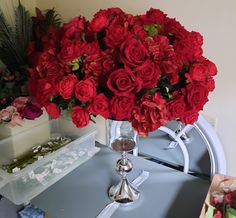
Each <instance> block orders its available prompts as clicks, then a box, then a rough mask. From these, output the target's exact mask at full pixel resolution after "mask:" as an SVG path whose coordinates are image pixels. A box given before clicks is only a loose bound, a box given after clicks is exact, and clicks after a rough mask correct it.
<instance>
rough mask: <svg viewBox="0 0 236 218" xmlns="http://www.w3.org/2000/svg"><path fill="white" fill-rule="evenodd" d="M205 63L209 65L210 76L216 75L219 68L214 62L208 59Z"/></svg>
mask: <svg viewBox="0 0 236 218" xmlns="http://www.w3.org/2000/svg"><path fill="white" fill-rule="evenodd" d="M204 64H205V65H206V66H207V69H208V75H209V76H215V75H216V74H217V68H216V65H215V64H214V63H212V62H211V61H209V60H207V59H206V61H205V62H204Z"/></svg>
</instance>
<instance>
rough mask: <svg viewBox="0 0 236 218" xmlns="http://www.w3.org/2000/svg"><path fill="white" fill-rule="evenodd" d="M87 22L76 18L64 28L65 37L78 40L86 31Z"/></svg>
mask: <svg viewBox="0 0 236 218" xmlns="http://www.w3.org/2000/svg"><path fill="white" fill-rule="evenodd" d="M85 23H86V20H85V18H84V17H74V18H73V19H72V20H71V21H70V22H68V23H66V24H64V26H63V32H64V33H63V37H65V38H68V39H78V38H79V37H80V36H81V34H82V33H83V32H84V30H85Z"/></svg>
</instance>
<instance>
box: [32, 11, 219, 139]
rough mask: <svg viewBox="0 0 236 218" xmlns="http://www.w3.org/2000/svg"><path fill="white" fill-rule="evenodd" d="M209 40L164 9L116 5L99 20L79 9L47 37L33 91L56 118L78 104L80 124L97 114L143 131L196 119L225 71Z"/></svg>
mask: <svg viewBox="0 0 236 218" xmlns="http://www.w3.org/2000/svg"><path fill="white" fill-rule="evenodd" d="M48 42H53V43H48ZM202 44H203V38H202V36H201V35H200V33H198V32H189V31H187V30H186V29H185V28H184V27H183V26H182V25H181V24H180V23H179V22H178V21H176V20H175V19H173V18H169V17H167V15H166V14H164V13H163V12H162V11H160V10H159V9H152V8H151V9H150V10H149V11H147V12H146V14H142V15H137V16H133V15H131V14H127V13H125V12H123V11H122V10H121V9H120V8H109V9H106V10H100V11H99V12H97V13H96V14H95V15H94V18H93V19H92V20H91V21H87V20H86V19H85V18H84V17H82V16H78V17H75V18H73V19H72V20H71V21H70V22H68V23H65V24H64V25H63V26H62V27H61V28H59V29H58V30H57V31H56V32H55V31H54V32H53V34H50V37H49V38H48V39H47V40H46V41H44V42H43V45H46V46H44V47H45V49H44V50H43V51H42V52H41V54H40V55H39V57H38V62H37V64H36V65H35V66H34V67H32V68H30V69H29V72H30V79H29V87H30V91H31V94H32V95H33V96H34V97H35V100H36V101H37V102H38V103H40V104H41V105H42V106H44V107H45V108H46V110H47V112H48V113H49V114H50V115H51V116H52V117H53V118H58V117H59V116H60V114H61V110H69V111H71V113H72V120H73V122H74V123H75V125H76V126H77V127H78V128H80V127H84V126H86V125H88V123H89V121H90V119H91V116H93V115H95V116H96V115H101V116H103V117H104V118H105V119H107V118H111V119H115V120H129V121H130V122H131V123H132V126H133V127H134V128H135V129H136V130H137V131H138V133H139V134H140V135H147V134H148V132H150V131H153V130H155V129H157V128H159V127H160V126H162V125H165V124H166V123H167V122H168V121H170V120H173V119H179V120H180V121H181V122H183V123H185V124H187V123H190V124H191V123H194V122H195V121H196V120H197V118H198V113H199V111H200V110H202V109H203V106H204V105H205V103H206V102H207V101H208V94H209V92H211V91H213V90H214V87H215V86H214V79H213V77H214V76H215V75H216V73H217V69H216V66H215V64H214V63H213V62H211V61H210V60H208V59H207V58H205V57H204V56H203V51H202Z"/></svg>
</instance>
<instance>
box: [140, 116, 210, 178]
mask: <svg viewBox="0 0 236 218" xmlns="http://www.w3.org/2000/svg"><path fill="white" fill-rule="evenodd" d="M167 127H169V128H170V129H172V130H175V129H176V128H177V122H176V121H172V122H169V123H168V124H167ZM188 136H189V137H190V141H189V142H187V143H186V148H187V150H188V152H189V159H190V165H189V169H190V171H193V172H196V173H201V174H204V175H208V176H210V174H211V162H210V156H209V153H208V150H207V146H206V144H205V141H204V140H203V138H202V136H201V135H199V133H198V132H197V130H196V129H195V128H192V129H191V130H190V131H189V132H188ZM171 141H172V140H171V138H170V137H169V136H168V135H167V134H166V133H164V132H162V131H160V130H156V131H154V132H151V133H150V134H149V136H148V138H140V139H139V141H138V147H139V152H141V153H143V154H147V155H149V156H153V157H156V158H158V159H160V160H162V161H164V162H168V163H170V164H173V165H177V166H183V163H184V159H183V153H182V151H181V149H180V147H179V146H177V147H176V148H174V149H166V148H167V146H168V145H169V144H170V142H171Z"/></svg>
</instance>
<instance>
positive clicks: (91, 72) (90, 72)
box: [83, 54, 103, 79]
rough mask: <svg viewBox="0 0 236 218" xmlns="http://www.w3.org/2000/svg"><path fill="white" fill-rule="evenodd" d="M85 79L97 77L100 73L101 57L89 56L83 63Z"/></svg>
mask: <svg viewBox="0 0 236 218" xmlns="http://www.w3.org/2000/svg"><path fill="white" fill-rule="evenodd" d="M83 70H84V74H85V78H89V77H94V78H96V79H97V78H98V76H99V75H100V74H101V73H102V70H103V69H102V64H101V56H100V55H99V54H94V55H89V56H87V57H86V58H85V59H84V61H83Z"/></svg>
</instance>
